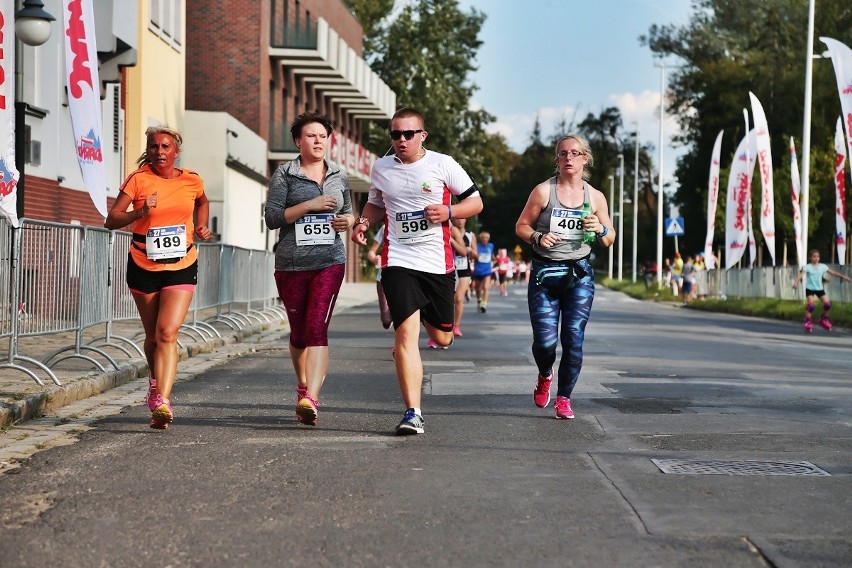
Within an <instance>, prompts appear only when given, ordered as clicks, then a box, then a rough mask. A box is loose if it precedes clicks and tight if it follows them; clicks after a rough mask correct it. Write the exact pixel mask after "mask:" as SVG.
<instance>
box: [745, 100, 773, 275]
mask: <svg viewBox="0 0 852 568" xmlns="http://www.w3.org/2000/svg"><path fill="white" fill-rule="evenodd" d="M748 96H749V98H750V99H751V113H752V114H753V115H754V132H755V146H756V150H757V165H758V167H759V168H760V184H761V188H762V189H761V197H760V232H761V233H763V241H764V242H765V243H766V248H768V249H769V255H770V256H771V257H772V266H775V191H774V190H773V180H772V148H771V146H770V143H769V125H768V124H767V122H766V113H765V112H763V105H761V104H760V101H759V100H758V99H757V97H756V96H755V95H754V93H752V92H749V94H748Z"/></svg>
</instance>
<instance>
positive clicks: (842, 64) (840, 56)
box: [819, 37, 852, 156]
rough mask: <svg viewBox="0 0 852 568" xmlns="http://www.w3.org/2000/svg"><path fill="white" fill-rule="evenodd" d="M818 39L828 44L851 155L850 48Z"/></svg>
mask: <svg viewBox="0 0 852 568" xmlns="http://www.w3.org/2000/svg"><path fill="white" fill-rule="evenodd" d="M819 39H820V40H822V42H823V43H824V44H825V45H826V46H828V52H829V53H830V54H831V63H832V64H833V65H834V76H835V78H836V79H837V91H838V93H839V94H840V110H841V112H842V113H843V124H844V126H845V127H846V150H847V151H846V155H847V156H852V49H850V48H849V46H848V45H846V44H844V43H841V42H839V41H837V40H836V39H831V38H830V37H821V38H819Z"/></svg>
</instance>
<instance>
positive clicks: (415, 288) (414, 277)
mask: <svg viewBox="0 0 852 568" xmlns="http://www.w3.org/2000/svg"><path fill="white" fill-rule="evenodd" d="M390 136H391V140H392V141H393V149H394V154H393V155H390V156H385V157H383V158H379V159H378V160H377V161H376V163H375V164H374V165H373V172H372V175H371V182H372V187H371V189H370V195H369V198H368V200H367V204H366V205H365V206H364V210H363V211H362V212H361V217H360V218H359V219H358V221H357V222H356V223H355V226H354V227H353V228H352V241H353V242H354V243H356V244H359V245H361V246H364V245H366V244H367V240H366V238H365V236H364V232H365V231H366V230H367V228H368V227H369V226H370V225H371V224H375V223H380V222H385V245H384V248H383V249H382V255H381V267H382V287H383V288H384V291H385V296H386V297H387V301H388V306H389V307H390V311H391V315H392V316H393V323H394V328H395V339H394V359H395V360H396V373H397V378H398V379H399V386H400V390H401V391H402V398H403V401H404V403H405V405H406V411H405V415H404V416H403V419H402V421H401V422H400V423H399V425H398V426H397V427H396V433H397V434H399V435H406V434H422V433H423V432H424V428H423V416H422V414H421V411H420V398H421V390H422V386H423V362H422V360H421V359H420V348H419V339H420V320H421V317H422V319H423V323H424V324H425V327H426V332H427V333H428V335H429V339H430V340H431V341H433V342H434V343H436V344H437V345H438V346H440V347H448V346H449V345H450V344H451V343H452V341H453V291H454V285H455V263H454V258H453V257H454V254H453V249H452V246H451V245H450V219H451V218H452V217H463V218H468V217H472V216H474V215H476V214H478V213H479V212H480V211H482V198H481V197H480V196H479V190H478V188H477V187H476V184H475V183H474V182H473V180H472V179H471V178H470V176H469V175H468V174H467V173H466V172H465V171H464V170H463V169H462V167H461V166H460V165H459V164H458V162H456V161H455V160H454V159H453V158H451V157H450V156H447V155H445V154H440V153H438V152H432V151H429V150H426V148H424V147H423V142H424V141H425V140H426V137H427V136H428V133H427V132H426V130H425V128H424V120H423V115H422V114H420V112H418V111H417V110H415V109H412V108H402V109H400V110H398V111H397V112H396V113H395V114H394V115H393V119H392V120H391V130H390ZM453 197H456V198H457V199H458V203H456V204H455V205H453V204H452V198H453Z"/></svg>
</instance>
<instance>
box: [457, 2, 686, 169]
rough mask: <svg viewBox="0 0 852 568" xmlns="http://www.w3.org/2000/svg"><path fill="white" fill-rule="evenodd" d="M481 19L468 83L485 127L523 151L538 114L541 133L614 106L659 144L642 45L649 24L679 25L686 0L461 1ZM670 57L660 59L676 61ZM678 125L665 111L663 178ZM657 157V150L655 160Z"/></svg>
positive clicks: (655, 72)
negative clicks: (490, 120)
mask: <svg viewBox="0 0 852 568" xmlns="http://www.w3.org/2000/svg"><path fill="white" fill-rule="evenodd" d="M459 3H460V5H461V8H462V9H463V10H465V11H469V10H470V8H471V7H474V8H476V9H477V10H479V11H482V12H484V13H485V14H486V15H487V18H486V20H485V24H484V26H483V28H482V30H481V32H480V39H481V40H482V41H483V45H482V47H481V48H480V50H479V54H478V56H477V60H476V64H477V65H478V67H479V69H478V71H476V72H475V73H474V74H473V76H472V80H473V82H474V83H476V84H477V85H478V86H479V87H480V89H479V90H478V91H477V92H476V93H475V94H474V97H473V101H472V103H473V106H474V107H476V108H479V107H481V108H484V109H485V110H487V111H488V112H489V113H491V114H492V115H495V116H496V117H497V121H496V122H495V123H494V124H492V125H490V126H489V127H488V129H489V131H491V132H500V133H501V134H503V135H504V136H505V137H506V139H507V141H508V142H509V146H510V147H511V148H512V149H514V150H516V151H522V150H524V149H525V148H526V147H527V146H528V144H529V141H530V133H531V132H532V128H533V124H534V122H535V119H536V116H538V117H539V120H540V122H541V126H542V134H543V135H544V137H545V138H548V137H549V136H550V134H552V132H553V130H554V126H555V124H556V123H557V122H558V121H559V120H560V118H561V117H563V116H564V117H565V118H566V119H567V120H568V122H569V123H570V122H571V121H572V120H573V121H574V123H575V124H576V123H579V122H580V121H582V120H583V118H584V117H585V116H586V115H587V114H588V113H590V112H591V113H594V114H595V115H598V114H600V112H601V111H602V110H603V109H604V108H607V107H610V106H615V107H618V108H619V109H620V110H621V115H622V118H623V121H624V129H625V131H626V134H629V133H631V132H633V131H635V130H636V127H637V123H638V128H639V138H640V140H641V141H642V143H643V144H644V143H652V144H653V146H654V148H655V149H656V148H658V146H659V139H660V123H659V118H658V117H659V107H660V77H661V72H660V69H659V68H658V67H655V64H656V63H657V61H655V59H654V58H653V57H652V54H651V51H650V49H648V47H645V46H642V45H640V44H639V36H640V35H643V34H647V32H648V29H649V28H650V27H651V25H653V24H658V25H667V24H674V25H676V26H683V25H685V24H686V23H687V22H688V21H689V15H690V14H691V8H690V0H460V2H459ZM677 63H678V61H677V60H667V61H666V64H668V65H677ZM676 129H677V124H676V122H675V121H674V120H673V119H672V118H671V117H666V121H665V124H664V133H665V134H664V137H665V139H666V140H667V142H666V144H665V145H664V152H663V158H664V159H663V162H664V164H665V168H664V171H663V177H664V179H665V180H666V181H669V180H671V179H672V177H673V172H674V163H675V159H676V157H677V156H678V155H679V154H681V153H682V151H678V150H675V149H672V148H671V146H670V144H669V142H668V140H669V139H670V137H671V135H672V134H674V133H675V131H676ZM656 156H657V154H656V153H655V159H656Z"/></svg>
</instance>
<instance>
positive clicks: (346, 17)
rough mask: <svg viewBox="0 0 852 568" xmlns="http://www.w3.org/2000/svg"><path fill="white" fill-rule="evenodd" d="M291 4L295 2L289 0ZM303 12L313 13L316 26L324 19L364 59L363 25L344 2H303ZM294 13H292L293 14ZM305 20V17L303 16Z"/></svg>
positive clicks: (332, 0)
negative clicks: (318, 19)
mask: <svg viewBox="0 0 852 568" xmlns="http://www.w3.org/2000/svg"><path fill="white" fill-rule="evenodd" d="M289 2H290V3H291V4H293V3H294V2H295V0H289ZM301 8H302V11H303V12H310V13H311V21H312V22H314V24H316V21H317V18H320V17H322V18H324V19H325V21H327V22H328V25H329V27H330V28H331V29H333V30H334V31H336V32H337V34H338V35H339V36H340V38H341V39H342V40H343V41H345V42H346V43H347V44H348V45H349V47H351V48H352V49H353V50H355V53H356V54H357V55H358V57H363V52H364V46H363V44H364V31H363V29H362V28H361V23H360V22H358V20H357V19H356V18H355V16H353V15H352V13H351V12H350V11H349V9H348V8H347V7H346V5H345V4H343V1H342V0H301ZM291 13H292V12H291ZM302 17H303V18H304V15H303V16H302Z"/></svg>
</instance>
